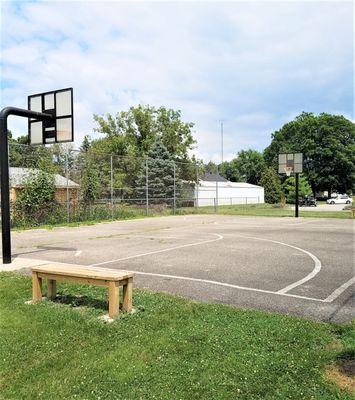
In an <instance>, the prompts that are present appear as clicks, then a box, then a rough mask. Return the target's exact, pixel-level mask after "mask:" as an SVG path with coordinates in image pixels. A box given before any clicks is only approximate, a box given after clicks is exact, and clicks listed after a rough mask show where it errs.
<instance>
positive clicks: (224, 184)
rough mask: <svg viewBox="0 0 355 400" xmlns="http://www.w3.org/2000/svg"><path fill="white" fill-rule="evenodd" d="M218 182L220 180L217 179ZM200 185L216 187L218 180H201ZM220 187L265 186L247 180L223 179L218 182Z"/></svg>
mask: <svg viewBox="0 0 355 400" xmlns="http://www.w3.org/2000/svg"><path fill="white" fill-rule="evenodd" d="M217 182H218V181H217ZM199 186H205V187H215V186H216V181H206V180H200V181H199ZM218 186H219V187H221V188H222V187H227V188H248V189H251V188H259V189H261V188H263V187H262V186H258V185H252V184H251V183H247V182H230V181H227V180H226V181H222V182H220V181H219V182H218Z"/></svg>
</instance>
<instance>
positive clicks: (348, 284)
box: [324, 276, 355, 303]
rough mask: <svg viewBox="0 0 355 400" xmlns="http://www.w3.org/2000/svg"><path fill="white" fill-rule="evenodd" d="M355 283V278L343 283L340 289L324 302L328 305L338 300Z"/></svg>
mask: <svg viewBox="0 0 355 400" xmlns="http://www.w3.org/2000/svg"><path fill="white" fill-rule="evenodd" d="M354 283H355V276H354V277H352V278H351V279H349V280H348V281H347V282H345V283H343V284H342V285H341V286H340V287H338V289H335V290H334V292H333V293H331V294H330V295H329V296H328V297H327V298H326V299H325V300H324V301H325V302H326V303H331V302H332V301H334V300H335V299H337V298H338V297H339V296H340V295H341V294H342V293H343V292H345V290H346V289H347V288H349V287H350V286H351V285H353V284H354Z"/></svg>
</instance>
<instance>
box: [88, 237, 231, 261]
mask: <svg viewBox="0 0 355 400" xmlns="http://www.w3.org/2000/svg"><path fill="white" fill-rule="evenodd" d="M210 235H214V236H217V238H216V239H210V240H203V241H200V242H195V243H189V244H183V245H181V246H174V247H168V248H167V249H163V250H155V251H149V252H147V253H140V254H135V255H133V256H128V257H123V258H117V259H116V260H109V261H103V262H100V263H96V264H91V265H90V267H97V266H99V265H105V264H112V263H114V262H118V261H125V260H130V259H132V258H138V257H145V256H150V255H152V254H159V253H166V252H168V251H172V250H177V249H183V248H185V247H192V246H199V245H201V244H206V243H213V242H217V241H218V240H222V239H223V236H222V235H219V234H218V233H211V234H210Z"/></svg>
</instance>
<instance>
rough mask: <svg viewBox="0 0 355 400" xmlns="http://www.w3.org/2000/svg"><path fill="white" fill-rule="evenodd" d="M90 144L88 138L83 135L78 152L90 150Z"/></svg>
mask: <svg viewBox="0 0 355 400" xmlns="http://www.w3.org/2000/svg"><path fill="white" fill-rule="evenodd" d="M90 146H91V143H90V136H89V135H85V136H84V139H83V142H82V143H81V146H80V151H81V152H84V153H86V152H87V151H88V150H89V149H90Z"/></svg>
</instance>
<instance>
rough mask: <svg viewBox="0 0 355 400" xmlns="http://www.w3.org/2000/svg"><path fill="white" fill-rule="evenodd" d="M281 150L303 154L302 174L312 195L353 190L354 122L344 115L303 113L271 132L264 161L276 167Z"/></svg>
mask: <svg viewBox="0 0 355 400" xmlns="http://www.w3.org/2000/svg"><path fill="white" fill-rule="evenodd" d="M281 152H302V153H303V155H304V158H305V165H304V172H303V173H304V175H305V176H306V178H307V179H308V181H309V183H310V185H311V187H312V191H313V193H314V194H315V193H316V192H318V191H323V190H327V191H328V193H329V194H330V193H331V192H332V191H334V190H338V191H341V192H347V191H355V186H354V185H355V124H354V123H353V122H351V121H349V120H348V119H346V118H345V117H343V116H341V115H332V114H327V113H322V114H319V115H314V114H313V113H305V112H303V113H302V114H300V115H298V116H297V117H296V118H295V119H294V120H293V121H291V122H289V123H287V124H285V125H284V126H283V127H282V128H281V129H280V130H278V131H276V132H274V133H273V134H272V141H271V144H270V146H269V147H267V148H266V149H265V151H264V157H265V160H266V162H267V164H268V165H269V166H273V167H274V168H277V162H278V161H277V158H278V154H279V153H281Z"/></svg>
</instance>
